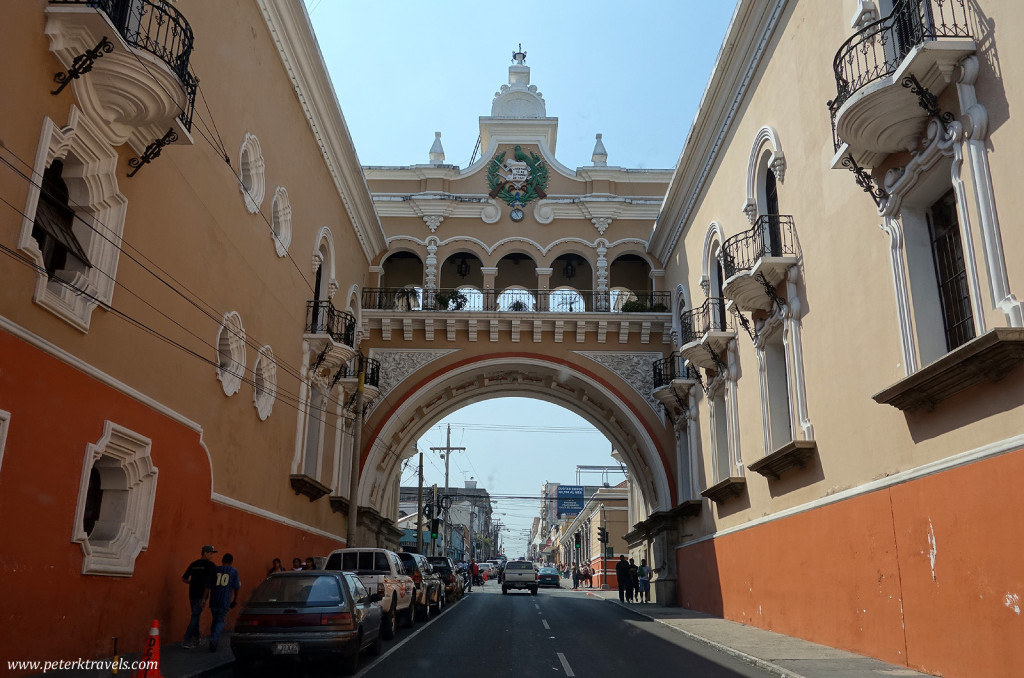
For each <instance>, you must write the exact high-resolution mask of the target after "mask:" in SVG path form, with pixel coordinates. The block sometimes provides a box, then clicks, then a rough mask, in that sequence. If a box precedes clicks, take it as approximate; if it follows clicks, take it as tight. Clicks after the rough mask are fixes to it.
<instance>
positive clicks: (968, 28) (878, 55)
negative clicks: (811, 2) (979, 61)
mask: <svg viewBox="0 0 1024 678" xmlns="http://www.w3.org/2000/svg"><path fill="white" fill-rule="evenodd" d="M972 23H973V17H972V13H971V11H970V9H969V7H968V4H967V1H966V0H897V2H896V3H895V4H894V5H893V10H892V13H891V14H889V15H888V16H886V17H884V18H882V19H880V20H878V21H876V22H874V23H871V24H868V25H867V26H865V27H864V28H862V29H861V30H859V31H857V32H856V33H854V34H853V35H852V36H851V37H850V38H849V39H848V40H847V41H846V42H844V43H843V45H842V47H840V48H839V51H838V52H836V56H835V58H834V59H833V60H832V70H833V71H834V72H835V77H836V98H835V99H832V100H831V101H829V102H828V110H829V113H831V115H832V135H833V141H834V143H835V148H836V149H837V150H838V149H839V146H840V145H841V144H842V141H841V140H840V139H839V138H838V137H837V136H836V134H835V130H836V113H837V112H838V111H839V109H840V108H841V107H842V105H843V104H845V103H846V101H847V100H848V99H849V98H850V97H851V96H852V95H853V94H854V93H855V92H857V91H858V90H860V89H862V88H863V87H865V86H867V85H870V84H871V83H873V82H875V81H877V80H881V79H882V78H885V77H888V76H890V75H892V74H893V73H895V72H896V70H897V69H898V68H899V66H900V64H901V63H902V62H903V59H904V58H906V56H907V55H908V54H909V53H910V51H911V50H912V49H913V48H914V47H916V46H918V45H920V44H922V43H923V42H925V41H927V40H936V39H938V38H971V37H972Z"/></svg>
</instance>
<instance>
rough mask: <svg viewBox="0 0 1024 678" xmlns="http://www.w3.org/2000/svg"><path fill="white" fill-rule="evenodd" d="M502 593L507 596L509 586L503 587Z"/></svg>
mask: <svg viewBox="0 0 1024 678" xmlns="http://www.w3.org/2000/svg"><path fill="white" fill-rule="evenodd" d="M501 592H502V593H503V594H504V595H506V596H507V595H508V587H507V586H502V587H501Z"/></svg>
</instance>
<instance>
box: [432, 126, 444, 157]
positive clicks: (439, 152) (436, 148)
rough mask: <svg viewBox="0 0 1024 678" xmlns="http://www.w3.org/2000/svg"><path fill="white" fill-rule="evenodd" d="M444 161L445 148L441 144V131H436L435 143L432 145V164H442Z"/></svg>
mask: <svg viewBox="0 0 1024 678" xmlns="http://www.w3.org/2000/svg"><path fill="white" fill-rule="evenodd" d="M443 162H444V148H443V147H442V146H441V133H440V132H434V145H433V146H431V147H430V164H431V165H440V164H441V163H443Z"/></svg>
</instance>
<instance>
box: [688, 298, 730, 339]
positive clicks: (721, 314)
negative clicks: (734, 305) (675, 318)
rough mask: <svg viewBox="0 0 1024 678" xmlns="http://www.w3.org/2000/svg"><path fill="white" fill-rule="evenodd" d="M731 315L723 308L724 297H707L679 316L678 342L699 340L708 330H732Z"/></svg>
mask: <svg viewBox="0 0 1024 678" xmlns="http://www.w3.org/2000/svg"><path fill="white" fill-rule="evenodd" d="M734 329H735V328H734V327H733V322H732V319H731V315H730V314H729V313H727V312H726V310H725V299H723V298H721V297H708V298H707V299H705V300H704V303H703V304H701V305H700V306H697V307H696V308H694V309H692V310H690V311H687V312H686V313H684V314H683V315H681V316H680V317H679V343H680V344H681V345H685V344H689V343H691V342H694V341H699V340H700V339H702V338H703V337H704V336H705V335H706V334H707V333H708V332H732V331H734Z"/></svg>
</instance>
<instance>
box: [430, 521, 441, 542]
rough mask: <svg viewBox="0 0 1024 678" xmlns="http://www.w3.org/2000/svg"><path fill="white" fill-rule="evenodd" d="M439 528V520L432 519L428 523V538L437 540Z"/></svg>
mask: <svg viewBox="0 0 1024 678" xmlns="http://www.w3.org/2000/svg"><path fill="white" fill-rule="evenodd" d="M440 527H441V520H440V519H439V518H434V519H433V520H431V521H430V538H431V539H437V533H438V532H439V529H438V528H440Z"/></svg>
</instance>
